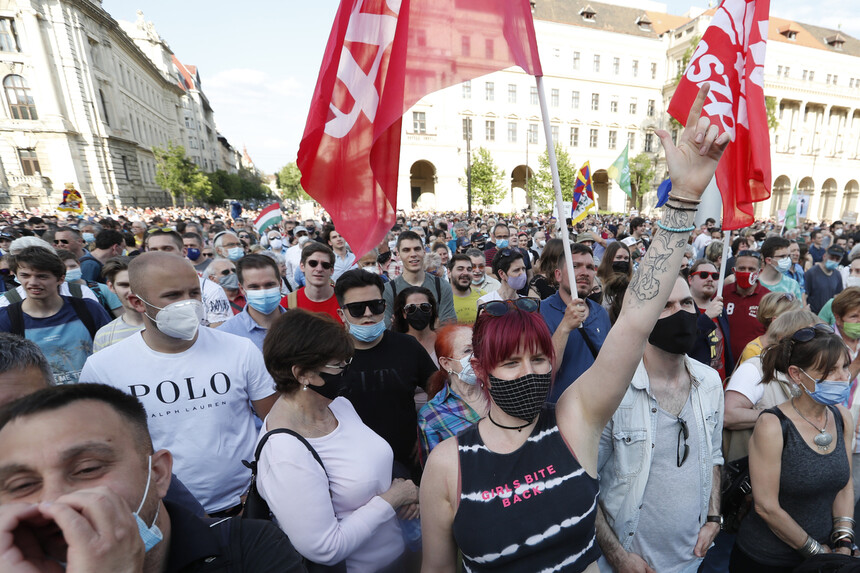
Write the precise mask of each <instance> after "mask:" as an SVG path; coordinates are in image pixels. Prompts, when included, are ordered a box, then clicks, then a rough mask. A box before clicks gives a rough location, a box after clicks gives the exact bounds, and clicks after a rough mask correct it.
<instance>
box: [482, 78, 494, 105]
mask: <svg viewBox="0 0 860 573" xmlns="http://www.w3.org/2000/svg"><path fill="white" fill-rule="evenodd" d="M484 91H485V94H486V98H487V101H493V100H495V99H496V84H494V83H493V82H487V83H486V84H485V89H484Z"/></svg>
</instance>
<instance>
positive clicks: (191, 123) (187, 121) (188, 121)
mask: <svg viewBox="0 0 860 573" xmlns="http://www.w3.org/2000/svg"><path fill="white" fill-rule="evenodd" d="M413 119H414V118H413ZM185 127H187V128H188V129H194V118H192V117H191V116H189V115H186V116H185Z"/></svg>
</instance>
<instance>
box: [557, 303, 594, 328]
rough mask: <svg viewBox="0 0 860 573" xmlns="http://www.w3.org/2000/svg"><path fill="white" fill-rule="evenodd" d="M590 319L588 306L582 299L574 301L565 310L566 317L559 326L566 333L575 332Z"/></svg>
mask: <svg viewBox="0 0 860 573" xmlns="http://www.w3.org/2000/svg"><path fill="white" fill-rule="evenodd" d="M587 318H588V304H586V302H585V301H584V300H582V299H581V298H577V299H573V300H572V301H570V304H568V305H567V308H565V309H564V317H562V319H561V323H560V324H559V325H558V327H559V328H561V329H562V330H563V331H565V332H573V331H574V330H576V329H577V328H579V327H580V326H581V325H582V323H583V322H585V319H587Z"/></svg>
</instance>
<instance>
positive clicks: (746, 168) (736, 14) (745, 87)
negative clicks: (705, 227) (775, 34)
mask: <svg viewBox="0 0 860 573" xmlns="http://www.w3.org/2000/svg"><path fill="white" fill-rule="evenodd" d="M769 11H770V0H723V2H722V4H720V7H719V8H718V9H717V11H716V13H715V14H714V17H713V19H712V20H711V24H710V26H708V29H707V30H705V34H704V36H702V40H701V41H700V42H699V45H698V46H697V47H696V51H695V52H694V53H693V56H692V58H690V63H689V65H688V66H687V69H686V70H684V75H683V76H682V77H681V81H680V83H679V84H678V87H677V89H676V90H675V95H674V96H673V97H672V101H671V102H670V103H669V114H670V115H671V116H672V117H674V118H675V119H677V120H678V121H680V122H681V123H682V124H684V123H686V121H687V115H688V114H689V112H690V108H691V107H692V105H693V100H695V99H696V94H697V93H698V91H699V87H700V86H701V85H702V84H704V83H709V84H710V85H711V91H710V93H708V98H707V100H706V101H705V107H704V110H703V112H702V115H703V116H706V117H708V118H709V119H710V120H711V125H716V126H717V127H718V128H719V130H720V133H722V132H724V131H725V132H728V133H729V135H730V137H731V141H730V143H729V145H728V147H727V148H726V151H725V152H724V153H723V157H722V159H721V160H720V164H719V165H718V166H717V172H716V178H717V187H718V188H719V189H720V194H721V195H722V197H723V223H722V227H723V229H724V230H733V229H740V228H743V227H746V226H749V225H750V224H752V223H753V221H754V220H755V217H754V215H753V203H755V202H758V201H764V200H765V199H767V198H768V197H770V187H771V174H770V134H769V133H768V126H767V111H766V110H765V102H764V88H763V83H764V56H765V49H766V47H767V30H768V17H769Z"/></svg>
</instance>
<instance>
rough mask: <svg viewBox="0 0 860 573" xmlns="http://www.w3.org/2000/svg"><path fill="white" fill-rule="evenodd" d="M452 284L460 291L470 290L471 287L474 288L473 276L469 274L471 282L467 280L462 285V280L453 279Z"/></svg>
mask: <svg viewBox="0 0 860 573" xmlns="http://www.w3.org/2000/svg"><path fill="white" fill-rule="evenodd" d="M451 286H453V287H454V288H455V289H457V291H459V292H469V289H471V288H472V276H471V275H469V282H467V283H466V285H465V286H463V285H461V284H460V281H453V282H452V283H451Z"/></svg>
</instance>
